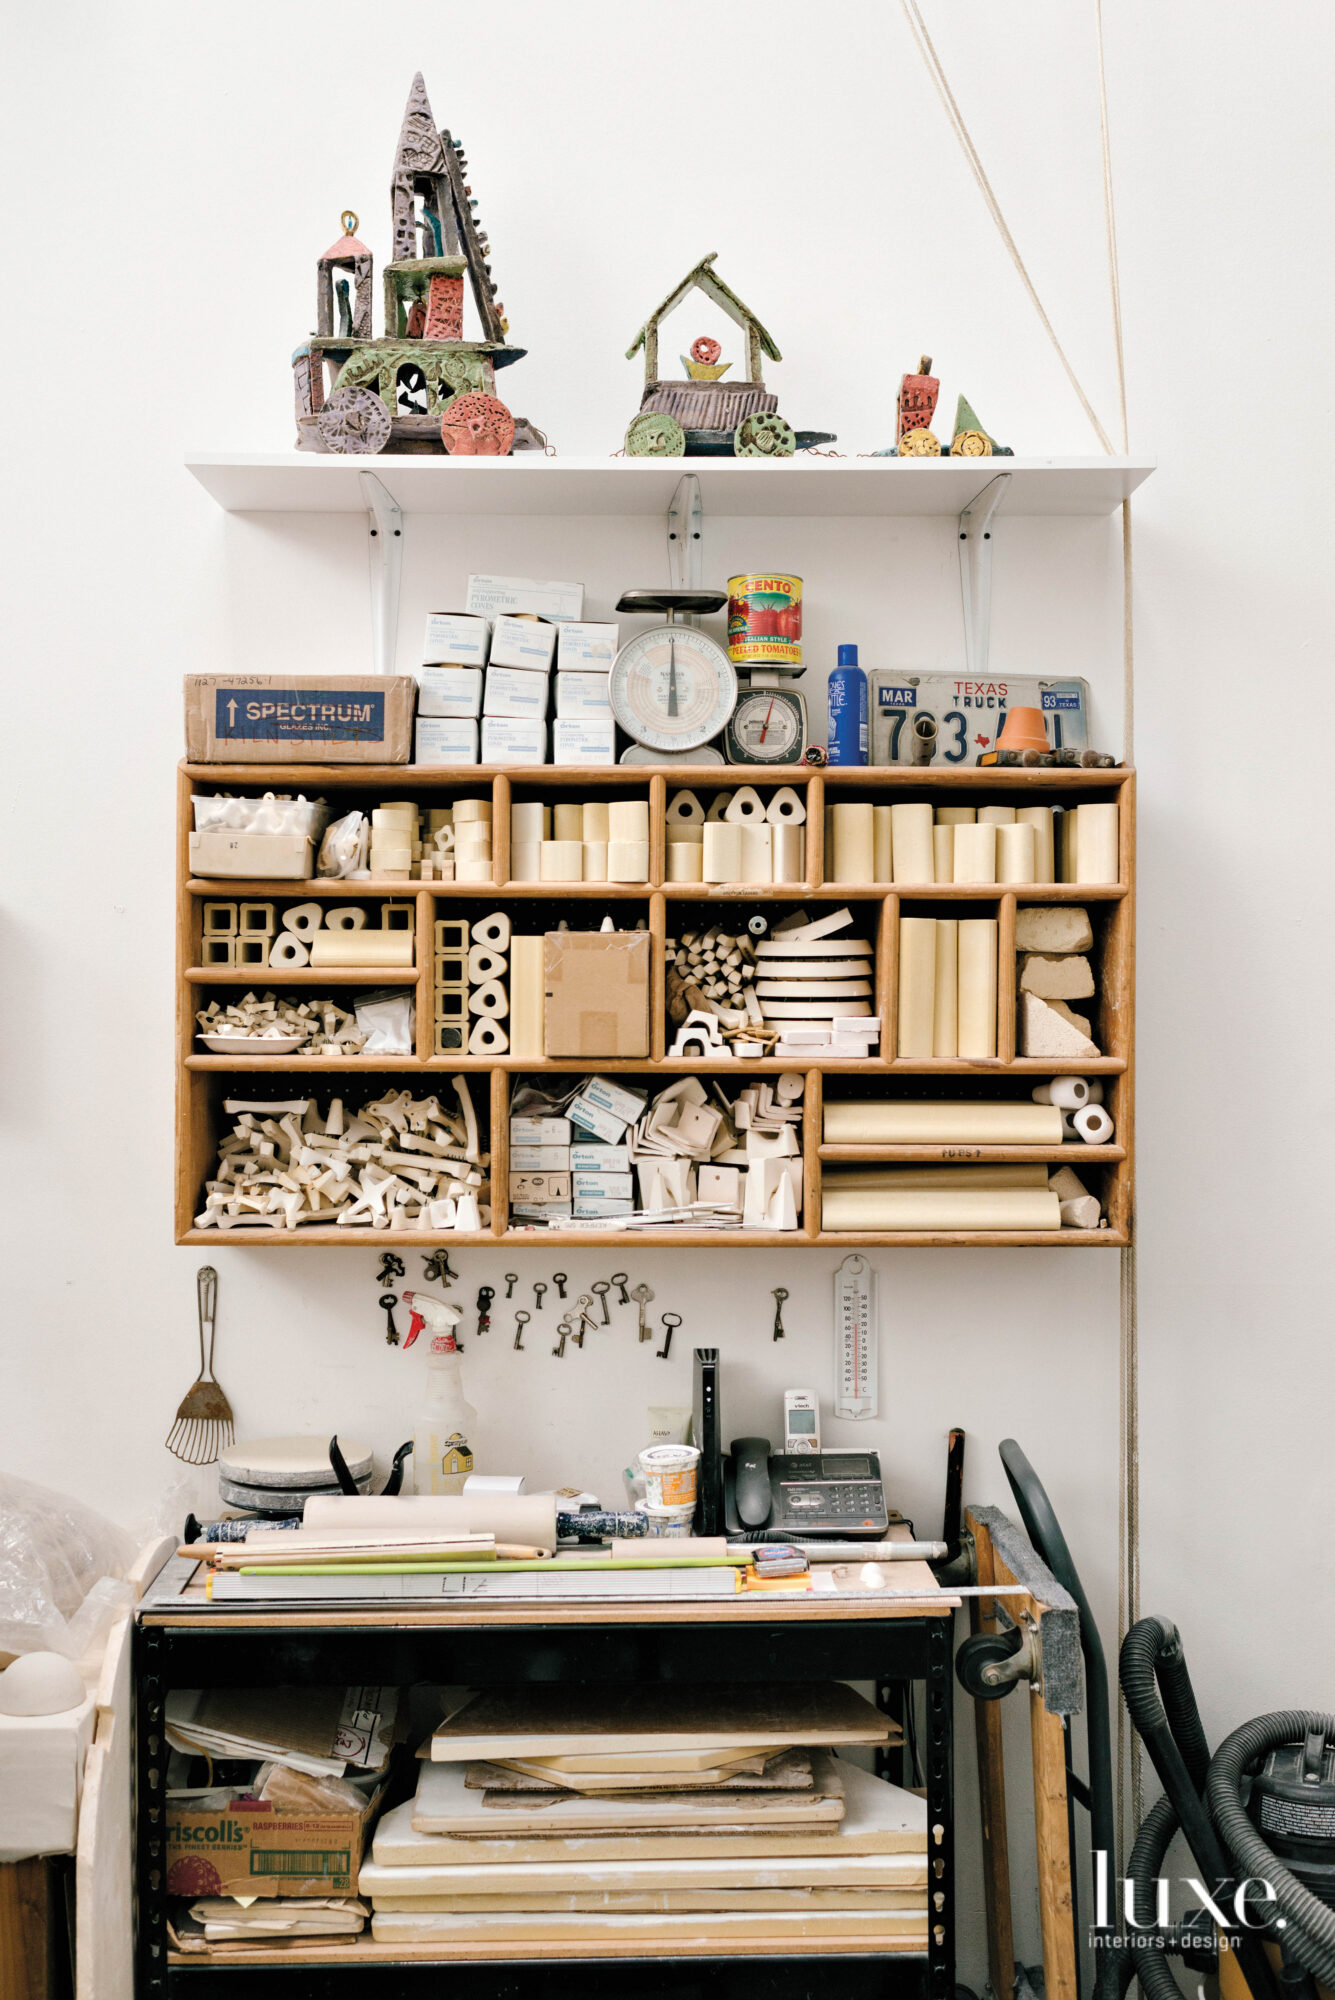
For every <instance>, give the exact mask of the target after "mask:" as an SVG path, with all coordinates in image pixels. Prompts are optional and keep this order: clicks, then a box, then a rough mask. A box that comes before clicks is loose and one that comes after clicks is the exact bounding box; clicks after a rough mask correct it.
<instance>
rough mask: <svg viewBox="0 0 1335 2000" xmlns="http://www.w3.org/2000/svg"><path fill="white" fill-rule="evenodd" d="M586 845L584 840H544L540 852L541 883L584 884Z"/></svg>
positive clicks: (539, 877)
mask: <svg viewBox="0 0 1335 2000" xmlns="http://www.w3.org/2000/svg"><path fill="white" fill-rule="evenodd" d="M583 879H584V843H583V841H582V840H544V841H543V843H542V846H541V847H540V848H539V850H538V880H539V881H540V882H582V881H583Z"/></svg>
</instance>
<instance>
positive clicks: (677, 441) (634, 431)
mask: <svg viewBox="0 0 1335 2000" xmlns="http://www.w3.org/2000/svg"><path fill="white" fill-rule="evenodd" d="M685 452H686V433H685V431H684V430H683V429H682V427H681V425H680V424H679V423H678V422H677V419H676V418H675V417H670V416H668V415H667V413H666V412H665V411H663V410H641V411H640V414H639V416H638V417H632V418H631V420H630V422H629V424H628V425H627V426H626V456H627V458H682V457H684V456H685Z"/></svg>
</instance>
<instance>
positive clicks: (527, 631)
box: [491, 618, 556, 674]
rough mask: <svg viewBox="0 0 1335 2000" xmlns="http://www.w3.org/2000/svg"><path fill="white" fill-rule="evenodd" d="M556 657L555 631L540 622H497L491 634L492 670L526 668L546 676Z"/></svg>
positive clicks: (519, 620) (507, 620)
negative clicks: (494, 668)
mask: <svg viewBox="0 0 1335 2000" xmlns="http://www.w3.org/2000/svg"><path fill="white" fill-rule="evenodd" d="M555 654H556V627H555V625H550V624H548V623H547V622H546V620H545V619H542V618H498V619H497V620H496V624H495V626H494V628H493V630H492V634H491V664H492V666H493V667H526V668H527V669H528V671H529V672H530V673H533V674H549V673H550V672H551V670H552V660H553V659H554V657H555Z"/></svg>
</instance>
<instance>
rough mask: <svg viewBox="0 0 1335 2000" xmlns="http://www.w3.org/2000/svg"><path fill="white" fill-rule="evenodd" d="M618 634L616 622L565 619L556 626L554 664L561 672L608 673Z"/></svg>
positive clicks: (619, 630) (618, 629)
mask: <svg viewBox="0 0 1335 2000" xmlns="http://www.w3.org/2000/svg"><path fill="white" fill-rule="evenodd" d="M620 636H621V628H620V627H619V626H617V625H593V624H588V623H586V622H585V621H584V620H583V619H580V620H579V621H575V620H573V619H572V620H569V621H568V622H567V623H565V624H563V625H560V626H558V627H557V632H556V664H557V666H558V667H559V668H560V670H561V672H562V673H591V674H610V673H611V671H612V663H613V661H614V660H615V659H616V656H617V640H618V639H619V638H620Z"/></svg>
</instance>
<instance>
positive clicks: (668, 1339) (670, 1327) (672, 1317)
mask: <svg viewBox="0 0 1335 2000" xmlns="http://www.w3.org/2000/svg"><path fill="white" fill-rule="evenodd" d="M680 1325H681V1314H680V1313H664V1314H663V1345H662V1346H661V1347H660V1348H659V1350H658V1359H659V1360H660V1361H666V1360H667V1358H668V1353H669V1350H670V1349H671V1346H672V1336H673V1334H674V1333H675V1332H676V1331H677V1328H678V1327H679V1326H680Z"/></svg>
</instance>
